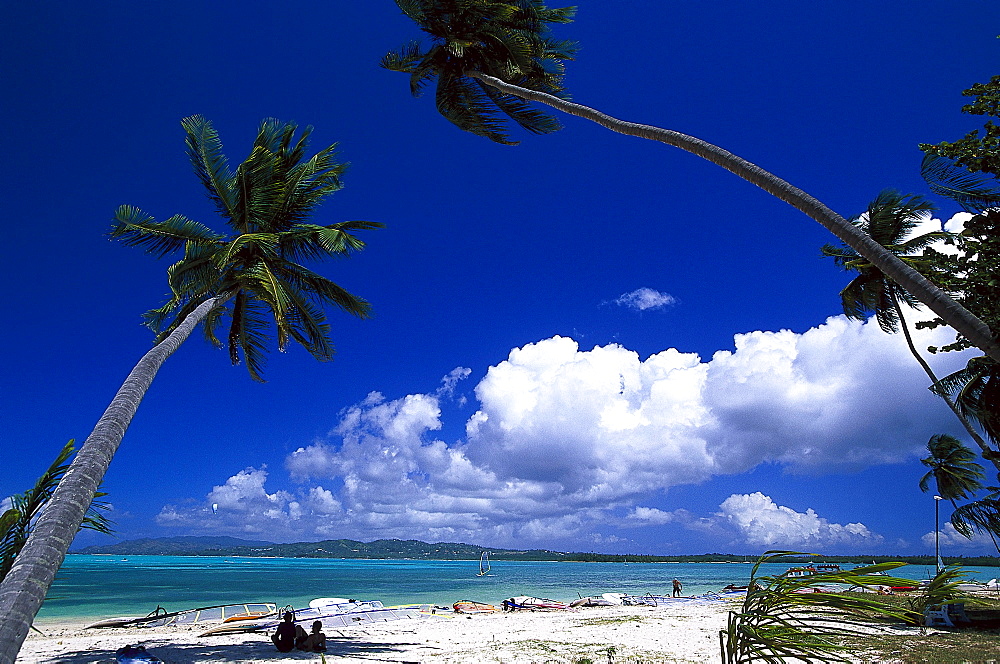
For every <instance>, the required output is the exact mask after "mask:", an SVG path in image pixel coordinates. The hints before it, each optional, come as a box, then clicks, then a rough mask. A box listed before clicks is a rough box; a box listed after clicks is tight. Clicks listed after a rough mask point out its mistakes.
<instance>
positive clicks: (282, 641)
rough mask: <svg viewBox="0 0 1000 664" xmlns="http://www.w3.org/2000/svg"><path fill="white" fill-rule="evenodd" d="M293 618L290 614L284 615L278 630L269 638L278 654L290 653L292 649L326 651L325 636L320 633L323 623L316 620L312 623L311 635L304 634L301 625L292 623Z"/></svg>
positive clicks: (304, 631)
mask: <svg viewBox="0 0 1000 664" xmlns="http://www.w3.org/2000/svg"><path fill="white" fill-rule="evenodd" d="M294 617H295V616H293V615H292V614H291V613H290V612H289V613H286V614H285V615H284V622H283V623H281V624H280V625H278V629H277V630H275V632H274V635H273V636H272V637H271V640H272V641H274V647H275V648H277V649H278V650H279V651H280V652H290V651H291V649H292V648H298V649H299V650H308V651H309V652H322V651H324V650H326V634H324V633H323V632H321V631H320V630H321V629H323V623H321V622H320V621H318V620H317V621H316V622H314V623H313V626H312V634H306V630H304V629H302V626H301V625H296V624H295V623H294V622H292V620H293V619H294Z"/></svg>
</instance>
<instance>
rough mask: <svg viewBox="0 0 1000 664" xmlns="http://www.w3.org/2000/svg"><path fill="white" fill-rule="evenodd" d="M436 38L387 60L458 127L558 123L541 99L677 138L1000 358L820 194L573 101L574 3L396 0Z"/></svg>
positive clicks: (502, 139) (957, 311)
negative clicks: (565, 29)
mask: <svg viewBox="0 0 1000 664" xmlns="http://www.w3.org/2000/svg"><path fill="white" fill-rule="evenodd" d="M396 4H397V5H398V6H399V8H400V9H401V10H402V11H403V13H404V14H406V15H407V16H408V17H409V18H410V19H412V20H413V21H414V22H415V23H416V24H417V25H418V26H419V27H420V29H421V30H422V31H423V32H424V33H425V34H427V35H428V36H429V37H430V39H431V46H430V47H429V48H427V49H426V50H425V49H424V48H423V47H422V46H421V45H420V44H419V43H417V42H412V43H410V44H407V45H406V46H404V47H403V48H401V49H399V50H398V51H392V52H390V53H388V54H387V55H386V56H385V57H383V58H382V60H381V63H380V64H381V65H382V66H383V67H385V68H386V69H390V70H392V71H399V72H404V73H407V74H409V75H410V91H411V92H412V93H413V94H414V95H419V94H420V93H421V92H422V91H423V89H424V88H425V87H427V85H428V84H429V83H431V81H434V80H435V79H436V81H437V83H436V92H435V101H436V103H437V108H438V110H439V111H440V112H441V114H442V115H444V116H445V117H446V118H448V119H449V120H450V121H452V122H453V123H455V124H456V125H457V126H459V127H460V128H462V129H464V130H466V131H470V132H472V133H475V134H479V135H481V136H486V137H487V138H489V139H491V140H493V141H496V142H499V143H506V144H510V143H512V141H511V140H510V139H509V137H508V136H507V129H506V128H507V126H508V122H509V121H508V120H507V119H505V118H509V120H513V121H514V122H516V123H517V124H519V125H520V126H522V127H524V128H525V129H527V130H528V131H531V132H534V133H549V132H551V131H554V130H555V129H557V128H558V124H557V123H556V122H555V120H554V119H553V118H551V117H550V116H548V115H545V114H541V113H539V112H538V111H533V110H532V109H531V108H530V106H528V105H527V104H526V102H527V101H535V102H539V103H543V104H546V105H548V106H550V107H552V108H555V109H557V110H560V111H563V112H565V113H568V114H570V115H575V116H578V117H582V118H586V119H588V120H591V121H593V122H596V123H598V124H600V125H602V126H604V127H606V128H608V129H610V130H612V131H616V132H619V133H622V134H626V135H629V136H636V137H640V138H646V139H649V140H654V141H659V142H662V143H666V144H667V145H672V146H675V147H679V148H681V149H683V150H686V151H688V152H691V153H692V154H695V155H697V156H699V157H702V158H703V159H707V160H708V161H710V162H712V163H714V164H717V165H719V166H722V167H723V168H725V169H726V170H728V171H730V172H732V173H734V174H736V175H738V176H740V177H741V178H743V179H745V180H747V181H748V182H750V183H752V184H754V185H757V186H758V187H760V188H762V189H763V190H764V191H766V192H768V193H770V194H772V195H773V196H776V197H777V198H779V199H781V200H783V201H785V202H786V203H789V204H790V205H792V206H794V207H795V208H797V209H799V210H801V211H802V212H804V213H805V214H807V215H808V216H810V217H811V218H813V219H814V220H816V221H818V222H819V223H820V224H822V225H823V226H824V227H826V228H827V229H828V230H830V231H831V232H832V233H833V234H834V235H836V236H837V237H838V238H839V239H840V240H841V241H843V242H844V243H846V244H847V245H848V246H850V247H851V248H853V249H854V250H855V251H857V252H858V253H859V254H860V255H862V256H864V257H865V258H866V259H867V260H869V261H871V263H872V264H873V265H874V266H876V267H877V268H878V269H879V270H881V271H882V272H883V273H884V274H886V275H887V276H888V277H889V278H890V279H892V280H893V281H895V282H896V283H898V284H899V285H900V286H901V287H902V288H903V289H905V290H906V291H907V292H909V293H911V294H913V296H914V297H916V298H917V299H918V300H919V301H920V302H922V303H924V304H925V305H927V306H928V307H929V308H930V309H931V310H932V311H934V312H935V313H936V314H938V315H939V316H941V318H943V319H944V320H945V321H946V322H947V323H948V324H949V325H951V326H952V327H953V328H955V330H956V331H958V332H959V333H960V334H961V335H963V336H964V337H966V338H967V339H969V340H970V341H971V342H972V343H973V344H974V345H976V346H978V347H979V348H981V349H982V350H983V351H984V352H986V353H987V354H988V355H990V356H991V357H993V358H994V359H996V360H997V361H1000V342H998V341H997V339H996V335H995V334H994V333H993V332H992V331H991V330H990V328H989V327H988V326H987V325H986V324H985V323H983V322H982V321H981V320H979V319H978V318H976V316H974V315H973V314H972V313H970V312H969V311H967V310H966V309H965V308H964V307H962V306H961V305H959V304H958V303H957V302H955V301H954V300H953V299H952V298H951V297H949V296H948V294H947V293H945V292H944V291H942V290H941V289H940V288H938V287H937V286H935V285H934V284H932V283H931V282H930V281H928V280H927V279H926V278H924V277H923V276H922V275H921V274H920V273H919V272H917V271H916V270H913V269H912V268H911V267H909V266H908V265H906V264H905V263H903V262H902V261H900V260H899V259H898V258H896V257H895V256H893V255H892V254H891V253H890V252H888V251H886V250H885V249H884V248H882V247H881V246H879V244H878V243H877V242H875V241H874V240H873V239H872V238H871V237H869V236H867V235H866V234H865V233H863V232H861V231H860V229H858V228H856V227H855V226H854V225H853V224H851V223H850V222H848V221H847V220H845V219H844V218H843V217H841V216H840V215H838V214H837V213H835V212H834V211H833V210H831V209H829V208H828V207H827V206H825V205H824V204H823V203H821V202H820V201H818V200H817V199H815V198H813V197H812V196H810V195H809V194H807V193H805V192H804V191H802V190H801V189H798V188H797V187H794V186H792V185H791V184H789V183H788V182H786V181H784V180H782V179H781V178H778V177H777V176H775V175H773V174H772V173H769V172H767V171H765V170H764V169H762V168H760V167H759V166H757V165H755V164H752V163H750V162H749V161H747V160H745V159H743V158H741V157H738V156H736V155H734V154H732V153H731V152H728V151H726V150H723V149H722V148H720V147H718V146H715V145H712V144H711V143H708V142H706V141H703V140H701V139H698V138H694V137H693V136H688V135H686V134H682V133H680V132H676V131H672V130H668V129H661V128H659V127H653V126H650V125H643V124H636V123H633V122H624V121H622V120H619V119H617V118H613V117H611V116H609V115H607V114H605V113H602V112H600V111H597V110H595V109H593V108H589V107H587V106H583V105H581V104H576V103H573V102H571V101H568V100H567V99H566V98H565V97H566V96H567V93H566V90H565V88H564V86H563V85H562V73H563V62H564V61H565V60H569V59H572V57H573V54H574V53H575V51H576V48H577V45H576V43H575V42H571V41H558V40H556V39H553V38H552V37H551V35H550V31H549V27H548V26H549V24H557V23H567V22H569V21H571V20H572V17H573V13H574V8H572V7H564V8H560V9H551V8H548V7H546V6H545V4H544V2H542V0H518V1H516V2H515V1H507V2H502V1H498V0H396Z"/></svg>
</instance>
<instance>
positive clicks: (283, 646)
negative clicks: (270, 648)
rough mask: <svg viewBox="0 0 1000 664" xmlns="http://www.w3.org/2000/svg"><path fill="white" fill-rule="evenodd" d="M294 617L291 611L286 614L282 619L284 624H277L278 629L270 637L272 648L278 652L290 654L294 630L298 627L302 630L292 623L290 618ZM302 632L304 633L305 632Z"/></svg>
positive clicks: (293, 645)
mask: <svg viewBox="0 0 1000 664" xmlns="http://www.w3.org/2000/svg"><path fill="white" fill-rule="evenodd" d="M294 617H295V616H293V615H292V613H291V611H289V612H288V613H286V614H285V615H284V616H283V617H282V619H283V620H284V622H282V623H281V624H279V625H278V629H276V630H275V631H274V634H272V635H271V640H272V641H273V642H274V647H275V648H277V649H278V652H291V651H292V648H294V647H295V636H296V634H295V632H296V630H295V628H296V627H298V628H299V629H300V630H302V628H301V627H299V626H298V625H296V624H295V623H293V622H292V618H294ZM302 631H303V632H304V631H305V630H302Z"/></svg>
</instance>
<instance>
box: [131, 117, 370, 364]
mask: <svg viewBox="0 0 1000 664" xmlns="http://www.w3.org/2000/svg"><path fill="white" fill-rule="evenodd" d="M181 125H182V126H183V128H184V131H185V133H186V135H187V138H186V141H187V149H188V156H189V158H190V160H191V163H192V164H193V165H194V169H195V172H196V173H197V175H198V177H199V179H200V180H201V182H202V184H203V185H204V187H205V189H206V191H207V193H208V197H209V199H210V200H211V201H212V202H213V203H214V204H215V208H216V210H217V211H218V213H219V214H220V215H221V216H222V217H223V218H224V219H225V221H226V223H227V224H228V225H229V227H230V229H231V231H232V232H231V233H230V234H223V233H217V232H216V231H214V230H212V229H211V228H209V227H208V226H206V225H204V224H202V223H199V222H197V221H193V220H191V219H188V218H186V217H184V216H182V215H174V216H173V217H170V218H169V219H167V220H165V221H160V222H158V221H155V220H154V219H153V217H151V216H150V215H148V214H146V213H144V212H142V211H141V210H139V209H138V208H135V207H132V206H129V205H123V206H121V207H120V208H119V209H118V211H117V213H116V215H115V225H114V227H113V229H112V231H111V237H112V238H116V239H120V240H121V241H122V242H124V243H125V244H127V245H130V246H137V247H141V248H143V249H145V250H146V251H147V252H148V253H151V254H155V255H157V256H158V257H163V256H165V255H167V254H170V253H176V252H183V255H182V257H181V258H180V260H178V261H177V262H175V263H174V264H173V265H171V266H170V267H169V268H168V271H167V274H168V280H169V283H170V289H171V291H172V297H171V298H170V299H169V301H168V302H167V303H166V304H164V305H163V306H162V307H160V308H158V309H153V310H152V311H149V312H147V313H146V322H147V325H149V327H151V328H152V329H153V330H154V331H156V332H158V337H157V341H161V340H162V339H164V338H165V337H166V335H168V334H169V333H170V332H171V331H173V330H174V329H175V328H176V327H177V325H178V324H179V322H180V321H181V320H183V319H184V317H185V316H187V315H188V314H189V313H191V312H192V311H193V310H194V309H195V307H197V306H198V305H199V304H201V303H202V302H204V301H206V300H208V299H210V298H213V297H217V296H223V299H224V300H227V301H228V304H226V305H224V306H221V307H219V308H217V309H215V310H214V311H213V312H212V313H211V314H210V315H209V316H208V317H207V318H206V319H205V334H206V337H207V338H208V339H209V340H210V341H212V342H213V343H215V344H216V345H219V346H221V345H222V344H221V342H220V341H219V339H218V337H217V336H216V331H217V329H218V327H219V325H220V323H221V322H222V319H223V317H224V316H225V315H228V316H229V318H230V324H229V330H228V345H229V353H230V357H231V359H232V362H233V363H234V364H237V363H238V362H239V361H240V357H241V354H242V357H243V359H244V360H245V361H246V365H247V369H248V371H249V372H250V375H251V376H252V377H253V378H254V379H255V380H262V378H261V371H262V369H263V366H264V354H265V352H266V344H267V341H268V337H267V334H266V329H267V327H268V321H269V319H270V320H271V321H273V323H274V326H275V329H276V336H277V347H278V349H279V350H284V349H285V347H286V346H287V344H288V341H289V340H290V339H291V340H294V341H296V342H298V343H299V344H301V345H302V346H303V347H305V348H306V350H308V351H309V352H310V353H311V354H312V355H313V356H314V357H315V358H317V359H319V360H329V359H331V358H332V357H333V353H334V348H333V344H332V343H331V340H330V326H329V324H328V323H327V322H326V314H325V312H324V309H325V306H326V305H332V306H335V307H337V308H340V309H342V310H344V311H346V312H348V313H350V314H353V315H355V316H358V317H361V318H365V317H368V316H369V315H370V306H369V304H368V303H367V302H366V301H365V300H363V299H361V298H359V297H356V296H354V295H352V294H351V293H349V292H347V291H346V290H344V289H343V288H341V287H340V286H338V285H337V284H335V283H334V282H332V281H330V280H329V279H327V278H325V277H323V276H320V275H319V274H316V273H315V272H313V271H311V270H309V269H308V268H306V267H304V266H303V265H301V263H300V261H302V260H305V259H313V260H316V259H326V258H331V257H335V256H344V255H347V254H348V253H350V252H351V251H352V250H359V249H361V248H363V247H364V242H362V241H361V240H360V239H358V238H357V237H356V236H354V235H353V234H352V231H356V230H363V229H372V228H379V227H381V224H378V223H374V222H366V221H347V222H341V223H335V224H330V225H326V226H319V225H315V224H311V223H307V221H308V219H309V217H310V216H311V215H312V214H313V213H314V211H315V210H316V208H318V207H319V205H320V204H321V203H322V202H323V200H324V199H325V198H326V197H327V196H329V195H330V194H331V193H333V192H335V191H338V190H339V189H340V188H341V186H342V185H341V180H340V176H341V175H342V174H343V172H344V170H345V169H346V164H343V163H338V162H337V161H336V160H335V156H336V155H335V152H334V150H335V148H336V145H332V146H330V147H328V148H325V149H323V150H320V151H319V152H317V153H316V154H315V155H313V156H311V157H308V158H307V157H306V149H307V147H308V139H309V135H310V133H311V127H307V128H306V129H305V130H304V131H303V132H302V133H301V134H300V135H299V137H298V138H297V139H296V137H295V134H296V131H297V126H296V125H294V124H290V123H282V122H279V121H277V120H265V121H264V122H263V123H261V126H260V130H259V132H258V134H257V138H256V140H255V141H254V145H253V148H252V150H251V152H250V156H249V157H248V158H247V159H246V160H245V161H244V162H243V163H241V164H240V165H239V166H238V167H237V168H236V170H235V172H233V171H231V170H230V168H229V167H228V162H227V159H226V157H225V155H224V154H223V153H222V143H221V141H220V140H219V136H218V134H217V133H216V132H215V130H214V128H213V127H212V124H211V123H210V122H208V121H207V120H206V119H204V118H203V117H201V116H192V117H189V118H185V119H184V120H183V121H182V122H181Z"/></svg>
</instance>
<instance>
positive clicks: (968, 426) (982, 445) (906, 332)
mask: <svg viewBox="0 0 1000 664" xmlns="http://www.w3.org/2000/svg"><path fill="white" fill-rule="evenodd" d="M892 304H893V307H895V309H896V315H897V316H899V327H900V328H901V329H902V330H903V337H904V338H905V339H906V345H907V346H909V348H910V353H912V354H913V357H914V358H916V360H917V362H918V363H919V364H920V366H921V368H923V370H924V373H925V374H927V377H928V378H930V379H931V384H937V382H938V377H937V376H936V375H935V374H934V370H933V369H931V367H930V365H929V364H927V362H926V360H924V358H923V357H922V356H921V355H920V353H919V352H918V351H917V347H916V346H915V345H914V343H913V338H912V337H911V336H910V328H909V327H908V326H907V324H906V318H905V317H904V316H903V308H902V307H900V306H899V300H896V299H893V301H892ZM940 396H941V398H942V399H944V402H945V403H946V404H948V408H951V412H953V413H955V417H957V418H958V420H959V422H961V423H962V426H964V427H965V430H966V431H968V432H969V435H970V436H972V440H974V441H976V445H978V446H979V449H980V450H982V451H983V458H984V459H987V460H989V461H990V462H991V463H992V464H993V465H994V466H996V467H997V470H998V471H1000V459H997V458H995V457H994V454H995V453H996V450H994V449H993V448H991V447H990V446H989V445H987V444H986V441H985V440H983V437H982V436H980V435H979V432H978V431H976V429H975V428H974V427H973V426H972V423H971V422H969V418H967V417H966V416H965V415H963V414H962V412H961V411H960V410H959V409H958V406H956V405H955V402H954V401H952V398H951V397H950V396H948V395H947V394H941V395H940ZM987 452H988V453H989V454H987ZM951 502H952V504H954V503H955V501H954V500H952V501H951Z"/></svg>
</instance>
